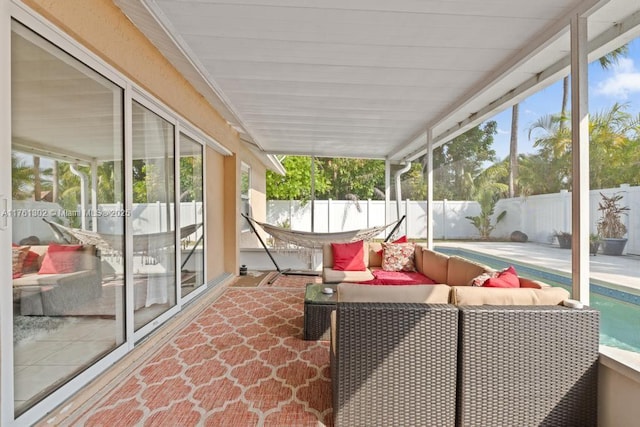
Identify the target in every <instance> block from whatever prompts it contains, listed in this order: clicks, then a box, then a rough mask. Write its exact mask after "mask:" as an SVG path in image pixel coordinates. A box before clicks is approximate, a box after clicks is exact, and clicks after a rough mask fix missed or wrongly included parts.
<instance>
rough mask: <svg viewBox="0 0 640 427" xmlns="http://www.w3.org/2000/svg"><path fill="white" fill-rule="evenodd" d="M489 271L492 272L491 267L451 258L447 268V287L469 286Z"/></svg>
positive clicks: (455, 257)
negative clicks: (475, 278)
mask: <svg viewBox="0 0 640 427" xmlns="http://www.w3.org/2000/svg"><path fill="white" fill-rule="evenodd" d="M487 271H492V270H491V269H490V268H489V267H487V266H485V265H482V264H476V263H475V262H471V261H469V260H466V259H464V258H460V257H458V256H452V257H449V264H448V267H447V282H446V283H447V285H449V286H469V285H471V281H472V280H473V278H474V277H477V276H479V275H481V274H482V273H485V272H487Z"/></svg>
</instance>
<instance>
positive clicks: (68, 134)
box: [1, 22, 126, 415]
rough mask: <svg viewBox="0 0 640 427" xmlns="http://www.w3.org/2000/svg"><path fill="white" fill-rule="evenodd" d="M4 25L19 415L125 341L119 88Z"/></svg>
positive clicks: (16, 408)
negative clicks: (8, 64)
mask: <svg viewBox="0 0 640 427" xmlns="http://www.w3.org/2000/svg"><path fill="white" fill-rule="evenodd" d="M11 30H12V34H11V76H12V81H11V92H12V93H11V117H12V122H11V126H12V134H11V159H8V158H3V159H1V161H2V162H4V164H5V166H6V167H9V162H10V167H11V206H10V209H9V210H6V209H5V210H4V212H3V214H4V216H5V218H4V221H3V222H4V223H6V224H11V229H10V234H11V237H12V238H11V241H12V248H11V251H12V272H11V273H12V277H11V279H10V282H11V285H12V293H13V310H12V313H13V316H12V317H13V396H14V412H15V414H16V415H20V414H22V413H23V412H25V411H26V410H27V409H29V408H31V407H32V406H34V405H35V404H37V403H38V402H40V401H41V400H42V399H43V398H45V397H46V396H48V395H49V394H51V393H52V392H54V391H55V390H57V389H59V388H60V387H61V386H63V385H64V384H65V383H67V382H68V381H70V380H71V379H72V378H73V377H74V376H76V375H78V374H79V373H80V372H82V371H83V370H85V369H86V368H87V367H89V366H91V365H92V364H93V363H95V362H96V361H97V360H98V359H100V358H102V357H103V356H104V355H106V354H107V353H109V352H110V351H112V350H114V349H115V348H116V347H117V346H119V345H120V344H122V343H123V342H124V336H125V335H124V319H125V316H124V304H123V301H124V281H125V275H124V252H123V247H124V244H123V242H124V238H123V236H124V220H125V216H126V213H125V212H124V211H123V209H122V207H123V201H124V200H123V168H122V165H123V146H124V139H123V126H124V125H123V104H124V100H123V97H124V91H123V89H122V88H121V87H119V86H117V85H116V84H114V83H113V82H111V81H110V80H108V79H107V78H105V77H104V76H102V75H100V74H98V73H97V72H95V71H94V70H93V69H91V68H89V67H87V66H86V65H84V64H83V63H81V62H80V61H78V60H76V59H75V58H73V57H71V56H70V55H68V54H67V53H65V52H64V51H62V50H61V49H59V48H57V47H56V46H54V45H52V44H50V43H49V42H47V41H46V40H44V39H43V38H41V37H40V36H38V35H36V34H35V33H33V32H32V31H30V30H29V29H27V28H26V27H24V26H22V25H21V24H19V23H17V22H12V26H11ZM3 209H4V207H3ZM7 231H8V230H7ZM4 274H5V277H8V274H7V272H6V271H5V272H4ZM2 303H5V301H3V302H2ZM5 307H6V306H5ZM3 344H4V341H3ZM5 354H6V353H5ZM2 380H3V382H4V381H5V380H7V379H6V378H3V379H2ZM5 407H6V406H5Z"/></svg>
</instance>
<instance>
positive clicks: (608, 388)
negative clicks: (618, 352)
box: [598, 355, 640, 427]
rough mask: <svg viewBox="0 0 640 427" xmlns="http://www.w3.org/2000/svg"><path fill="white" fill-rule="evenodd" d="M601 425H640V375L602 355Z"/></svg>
mask: <svg viewBox="0 0 640 427" xmlns="http://www.w3.org/2000/svg"><path fill="white" fill-rule="evenodd" d="M598 376H599V380H598V425H599V426H603V427H616V426H620V427H624V426H635V425H640V374H639V373H638V371H636V370H634V369H630V368H627V367H625V366H623V365H622V364H620V363H619V362H617V361H615V360H612V359H609V358H608V357H607V356H604V355H600V366H599V368H598Z"/></svg>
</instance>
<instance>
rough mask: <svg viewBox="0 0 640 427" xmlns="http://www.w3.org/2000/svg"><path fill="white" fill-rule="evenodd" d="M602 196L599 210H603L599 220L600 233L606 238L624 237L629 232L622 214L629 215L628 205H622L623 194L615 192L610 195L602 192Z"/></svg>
mask: <svg viewBox="0 0 640 427" xmlns="http://www.w3.org/2000/svg"><path fill="white" fill-rule="evenodd" d="M600 197H601V198H602V199H601V201H600V203H599V205H598V210H599V211H600V212H601V217H600V220H599V221H598V234H599V235H600V236H601V237H602V238H605V239H622V238H623V237H624V235H625V234H626V233H627V227H626V226H625V225H624V224H623V223H622V215H627V211H629V207H628V206H620V200H622V197H623V196H622V195H621V194H619V193H615V194H613V195H612V196H610V197H608V196H606V195H605V194H603V193H600Z"/></svg>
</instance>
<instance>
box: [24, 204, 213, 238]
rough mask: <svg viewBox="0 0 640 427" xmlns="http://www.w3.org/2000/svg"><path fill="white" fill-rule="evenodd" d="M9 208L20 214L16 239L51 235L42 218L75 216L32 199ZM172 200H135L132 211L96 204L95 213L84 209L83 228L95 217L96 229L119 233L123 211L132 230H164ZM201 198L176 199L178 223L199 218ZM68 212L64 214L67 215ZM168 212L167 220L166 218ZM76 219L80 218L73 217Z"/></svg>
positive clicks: (65, 220) (169, 223)
mask: <svg viewBox="0 0 640 427" xmlns="http://www.w3.org/2000/svg"><path fill="white" fill-rule="evenodd" d="M12 207H13V209H14V211H17V212H18V213H21V215H20V216H18V217H16V218H14V219H13V227H12V234H13V241H14V242H18V241H20V240H21V239H22V238H24V237H27V236H37V237H38V238H40V239H41V240H42V241H44V242H48V241H50V240H51V239H53V238H54V236H53V232H52V230H51V228H50V227H49V226H48V225H47V224H46V223H45V222H44V221H42V218H46V219H49V220H53V221H60V222H62V223H63V224H66V225H68V224H69V221H70V219H71V218H72V217H77V215H79V212H80V208H78V210H77V211H72V212H68V211H65V210H64V209H62V207H61V206H60V205H58V204H57V203H51V202H34V201H28V200H24V201H20V200H17V201H14V202H13V206H12ZM173 208H174V206H173V204H170V205H169V206H168V208H167V205H166V204H165V203H160V202H156V203H135V204H133V209H132V212H126V211H124V210H123V208H122V205H121V204H100V205H98V211H99V212H100V214H99V215H95V214H91V212H89V213H87V219H86V221H87V228H88V229H91V228H92V225H91V221H92V220H94V219H96V220H97V222H98V231H99V232H101V233H106V234H123V232H124V220H123V215H127V216H131V217H133V221H132V223H133V230H134V233H136V234H150V233H158V232H162V231H167V230H168V229H169V227H170V226H172V225H173V223H174V211H173ZM202 214H203V211H202V202H182V203H180V223H181V224H180V226H181V227H184V226H185V225H189V224H200V223H202V221H203V215H202ZM67 215H68V216H67ZM167 215H169V219H170V221H168V220H167ZM77 221H80V218H77ZM202 232H203V229H202V228H199V229H198V230H197V231H196V233H195V234H193V235H191V236H189V239H190V240H192V241H194V240H197V239H198V238H199V237H200V236H201V235H202Z"/></svg>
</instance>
